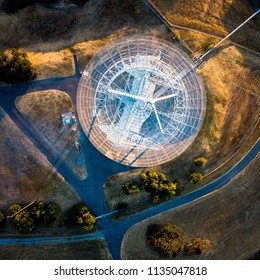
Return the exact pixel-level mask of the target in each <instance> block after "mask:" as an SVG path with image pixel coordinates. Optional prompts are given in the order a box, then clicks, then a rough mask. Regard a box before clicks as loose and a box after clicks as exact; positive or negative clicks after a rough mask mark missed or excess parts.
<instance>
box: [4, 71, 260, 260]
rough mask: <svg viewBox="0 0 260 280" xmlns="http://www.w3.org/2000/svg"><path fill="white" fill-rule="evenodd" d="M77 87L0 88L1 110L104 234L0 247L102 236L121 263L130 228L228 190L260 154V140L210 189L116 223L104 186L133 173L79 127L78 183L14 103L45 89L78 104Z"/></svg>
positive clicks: (49, 83)
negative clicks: (82, 173)
mask: <svg viewBox="0 0 260 280" xmlns="http://www.w3.org/2000/svg"><path fill="white" fill-rule="evenodd" d="M77 84H78V78H77V77H76V76H70V77H65V78H56V79H47V80H44V81H34V82H30V83H25V84H19V85H16V86H12V87H0V106H1V107H3V109H4V110H5V111H6V113H7V114H8V115H9V116H10V118H11V119H12V120H13V121H14V122H15V124H16V125H17V126H18V128H20V129H21V131H22V132H23V133H24V134H25V135H26V136H27V137H28V138H29V139H30V140H31V141H32V142H33V143H34V144H35V146H36V147H38V148H39V150H40V151H41V152H42V153H43V154H44V155H46V157H47V158H48V160H49V161H50V162H51V164H52V165H53V166H55V167H56V168H57V170H58V172H60V173H61V175H62V176H64V178H65V179H66V181H67V182H68V183H69V184H70V185H71V186H72V187H73V188H74V189H75V190H76V191H77V192H78V194H79V195H80V196H81V198H82V200H83V201H84V202H85V203H86V204H87V205H88V207H89V208H90V210H91V211H92V212H93V213H94V214H95V215H96V216H100V215H101V216H102V217H101V218H100V219H98V224H99V225H100V227H101V231H99V232H97V233H94V234H91V235H82V236H70V237H62V236H61V237H55V238H53V237H49V238H40V237H30V238H22V239H21V238H11V239H0V244H2V245H7V244H50V243H66V242H75V241H84V240H87V239H93V238H102V236H104V237H105V239H106V241H107V244H108V246H109V249H110V251H111V254H112V256H113V258H114V259H120V258H121V256H120V247H121V243H122V239H123V236H124V234H125V233H126V232H127V230H128V229H129V228H130V227H131V226H133V225H135V224H136V223H139V222H141V221H143V220H145V219H147V218H150V217H152V216H154V215H158V214H160V213H162V212H165V211H168V210H170V209H173V208H175V207H178V206H181V205H184V204H187V203H189V202H191V201H194V200H196V199H199V198H201V197H203V196H204V195H207V194H209V193H211V192H212V191H215V190H217V189H219V188H221V187H223V186H225V185H226V184H227V183H228V182H229V181H230V180H231V179H232V178H234V177H235V176H236V175H237V174H238V173H239V172H241V171H242V170H243V169H244V168H245V167H246V166H247V165H248V163H249V162H250V161H251V160H252V159H253V158H254V157H255V156H256V155H257V154H258V152H259V149H260V140H259V141H258V142H257V143H256V144H255V146H254V147H253V148H252V149H251V151H250V152H249V153H248V154H247V155H246V156H245V157H244V158H243V159H242V160H241V161H240V162H239V163H238V164H237V165H236V166H235V167H234V168H232V169H231V170H230V171H229V172H228V173H226V174H225V175H223V176H222V177H221V178H219V179H218V180H216V181H214V182H213V183H211V184H209V185H208V186H206V187H204V188H202V189H200V190H197V191H195V192H193V193H190V194H187V195H185V196H182V197H179V198H176V199H174V200H172V201H170V202H167V203H164V204H161V205H158V206H156V207H153V208H150V209H147V210H146V211H144V212H141V213H139V214H137V215H134V216H132V217H130V218H128V219H124V220H120V221H113V220H111V217H110V216H109V215H104V214H107V213H108V210H107V208H106V206H105V202H104V197H103V188H102V186H103V184H104V182H105V180H106V178H107V177H108V176H110V175H112V174H115V173H118V172H121V171H126V170H130V169H131V168H129V167H125V166H122V165H120V164H118V163H115V162H113V161H112V160H110V159H108V158H106V157H105V156H103V155H102V154H101V153H100V152H99V151H97V150H96V149H95V148H94V147H93V146H92V144H91V143H90V142H89V140H88V139H87V137H86V136H85V134H84V133H83V131H82V129H81V128H80V126H79V130H80V134H81V143H82V148H83V153H84V156H85V160H86V165H87V166H86V167H87V173H88V176H87V178H86V180H83V181H82V180H79V179H78V178H77V176H76V175H75V174H73V173H72V171H71V170H70V168H69V167H68V166H67V165H66V164H65V163H64V162H63V161H62V160H61V159H60V158H59V157H58V156H57V154H56V153H55V151H54V150H53V149H52V147H51V146H50V145H49V144H48V143H47V142H45V141H44V140H43V139H42V137H41V136H40V135H39V134H38V132H37V131H35V130H34V129H33V128H32V127H31V126H30V124H29V123H28V122H27V121H26V120H25V119H24V118H23V117H22V116H21V114H20V113H19V111H18V110H17V109H16V107H15V99H16V97H17V96H20V95H23V94H26V93H28V92H33V91H38V90H45V89H59V90H63V91H65V92H67V93H68V94H69V95H70V96H71V98H72V100H73V102H74V104H75V102H76V89H77ZM103 215H104V216H103Z"/></svg>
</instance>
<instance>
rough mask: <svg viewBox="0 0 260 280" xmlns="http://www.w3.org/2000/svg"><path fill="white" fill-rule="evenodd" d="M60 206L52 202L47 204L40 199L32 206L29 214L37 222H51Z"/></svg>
mask: <svg viewBox="0 0 260 280" xmlns="http://www.w3.org/2000/svg"><path fill="white" fill-rule="evenodd" d="M59 212H60V206H59V205H58V204H56V203H54V202H51V203H49V204H47V203H45V202H43V201H40V202H38V203H37V204H35V205H34V206H33V207H32V210H31V214H32V216H33V218H34V219H35V220H36V221H38V223H51V222H54V221H55V220H56V218H57V215H58V214H59Z"/></svg>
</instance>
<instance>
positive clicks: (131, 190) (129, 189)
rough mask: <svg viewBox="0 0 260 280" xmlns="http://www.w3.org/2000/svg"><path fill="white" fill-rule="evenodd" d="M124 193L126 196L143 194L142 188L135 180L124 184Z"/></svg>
mask: <svg viewBox="0 0 260 280" xmlns="http://www.w3.org/2000/svg"><path fill="white" fill-rule="evenodd" d="M123 191H124V192H125V193H126V194H138V193H140V192H141V187H140V186H139V185H138V184H137V182H135V181H134V180H130V181H127V182H125V183H124V184H123Z"/></svg>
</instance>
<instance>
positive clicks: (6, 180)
mask: <svg viewBox="0 0 260 280" xmlns="http://www.w3.org/2000/svg"><path fill="white" fill-rule="evenodd" d="M0 131H1V137H0V208H1V209H3V210H4V211H5V212H6V213H8V208H9V206H10V205H12V204H13V203H21V204H27V203H29V202H31V201H33V200H35V199H37V198H38V199H39V200H43V201H47V202H50V201H54V202H56V203H58V204H59V205H60V206H61V208H62V212H63V213H64V212H66V211H67V210H68V209H69V208H70V207H71V206H72V205H74V204H76V203H79V202H80V201H81V200H80V198H79V197H78V195H77V194H76V192H75V191H74V190H73V189H72V188H71V186H70V185H69V184H68V183H66V182H65V181H64V179H63V177H62V176H61V175H60V174H58V173H57V172H56V170H55V169H54V168H53V167H52V166H51V164H50V163H49V162H48V161H47V159H46V158H45V157H44V156H43V155H42V154H41V153H40V152H39V150H38V149H37V148H36V147H35V146H34V145H33V144H32V143H31V142H30V141H29V140H28V139H27V138H26V137H25V136H24V134H23V133H22V132H21V131H20V130H19V129H18V128H17V127H16V125H15V124H14V123H13V122H12V121H11V120H10V118H9V117H8V116H7V115H6V113H5V112H4V111H3V110H2V109H1V108H0Z"/></svg>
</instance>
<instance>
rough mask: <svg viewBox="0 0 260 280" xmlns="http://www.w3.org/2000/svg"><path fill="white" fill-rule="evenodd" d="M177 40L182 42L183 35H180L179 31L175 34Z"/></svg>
mask: <svg viewBox="0 0 260 280" xmlns="http://www.w3.org/2000/svg"><path fill="white" fill-rule="evenodd" d="M175 39H176V40H180V39H181V33H180V32H178V31H177V32H176V33H175Z"/></svg>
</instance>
